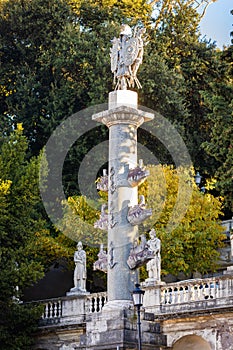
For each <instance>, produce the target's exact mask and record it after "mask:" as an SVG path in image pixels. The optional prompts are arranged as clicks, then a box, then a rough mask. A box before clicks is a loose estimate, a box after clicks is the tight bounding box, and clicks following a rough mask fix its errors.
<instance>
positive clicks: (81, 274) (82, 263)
mask: <svg viewBox="0 0 233 350" xmlns="http://www.w3.org/2000/svg"><path fill="white" fill-rule="evenodd" d="M74 262H75V269H74V288H72V289H71V291H80V292H86V278H87V271H86V252H85V251H84V250H83V245H82V242H78V244H77V250H76V251H75V253H74Z"/></svg>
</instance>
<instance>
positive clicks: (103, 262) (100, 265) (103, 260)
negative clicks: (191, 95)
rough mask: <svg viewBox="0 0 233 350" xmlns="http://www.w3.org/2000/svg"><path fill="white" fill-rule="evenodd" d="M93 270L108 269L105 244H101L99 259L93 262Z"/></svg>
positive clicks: (104, 270) (105, 270)
mask: <svg viewBox="0 0 233 350" xmlns="http://www.w3.org/2000/svg"><path fill="white" fill-rule="evenodd" d="M93 270H94V271H96V270H100V271H103V272H105V273H107V271H108V255H107V253H106V251H105V250H104V247H103V244H101V245H100V251H99V253H98V260H97V261H95V262H94V264H93Z"/></svg>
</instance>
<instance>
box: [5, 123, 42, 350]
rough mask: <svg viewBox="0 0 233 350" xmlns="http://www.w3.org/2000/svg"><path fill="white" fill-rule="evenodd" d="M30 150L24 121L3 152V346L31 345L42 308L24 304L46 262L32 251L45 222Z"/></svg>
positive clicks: (34, 160)
mask: <svg viewBox="0 0 233 350" xmlns="http://www.w3.org/2000/svg"><path fill="white" fill-rule="evenodd" d="M26 149H27V141H26V138H25V137H24V136H23V135H22V127H21V125H18V128H17V129H16V130H15V131H14V132H12V134H11V135H10V136H9V138H5V142H4V143H3V145H2V146H1V155H0V172H1V181H0V197H1V208H0V217H1V219H0V221H1V226H0V247H1V248H0V280H1V290H0V310H1V315H2V317H1V320H0V344H1V349H9V348H11V349H19V348H20V349H30V348H31V343H32V340H31V332H32V331H33V330H34V329H35V327H36V325H37V322H38V319H39V317H40V315H41V311H42V310H41V308H40V307H39V308H38V307H33V306H27V305H21V304H20V298H21V296H22V292H23V289H24V288H25V287H27V286H30V285H31V284H33V283H34V282H35V281H36V280H38V278H41V277H42V276H43V266H42V265H41V263H38V262H35V261H33V259H32V257H31V255H30V251H29V250H28V244H29V242H30V243H31V241H32V240H34V234H35V232H36V231H37V230H39V229H40V228H41V227H42V226H43V222H42V221H41V219H40V217H39V216H38V213H37V210H36V204H37V202H38V200H39V194H38V186H37V180H38V162H37V160H36V159H31V161H28V160H27V159H26ZM3 315H4V317H3Z"/></svg>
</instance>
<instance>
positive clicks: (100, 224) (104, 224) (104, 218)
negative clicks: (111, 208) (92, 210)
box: [94, 204, 108, 231]
mask: <svg viewBox="0 0 233 350" xmlns="http://www.w3.org/2000/svg"><path fill="white" fill-rule="evenodd" d="M94 228H99V229H100V230H106V231H107V230H108V213H107V204H102V206H101V213H100V218H99V220H98V221H96V222H95V223H94Z"/></svg>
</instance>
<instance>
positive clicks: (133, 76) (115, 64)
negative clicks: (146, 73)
mask: <svg viewBox="0 0 233 350" xmlns="http://www.w3.org/2000/svg"><path fill="white" fill-rule="evenodd" d="M145 32H146V30H145V28H138V27H136V28H135V30H134V33H133V35H132V31H131V28H130V27H129V26H128V25H122V26H121V32H120V38H116V37H115V38H114V39H113V40H112V48H111V49H110V52H111V53H110V56H111V71H112V73H113V74H114V85H115V90H125V89H127V87H135V84H136V86H137V87H138V88H141V87H142V86H141V84H140V82H139V80H138V78H137V71H138V68H139V66H140V64H141V63H142V57H143V47H144V45H145V37H144V34H145Z"/></svg>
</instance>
